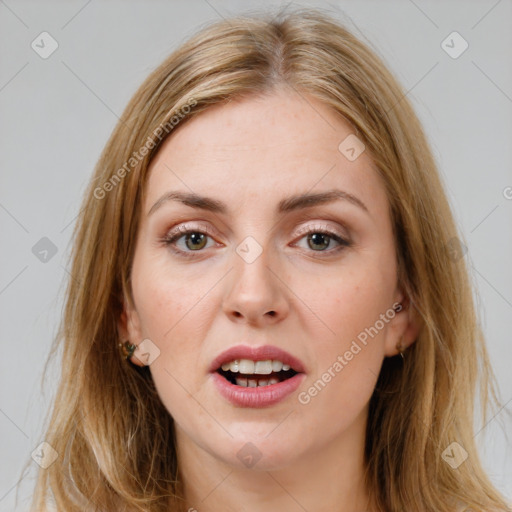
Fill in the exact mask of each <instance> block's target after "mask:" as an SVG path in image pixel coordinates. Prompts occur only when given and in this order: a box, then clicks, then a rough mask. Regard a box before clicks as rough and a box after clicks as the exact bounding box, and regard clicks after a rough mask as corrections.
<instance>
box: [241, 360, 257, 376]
mask: <svg viewBox="0 0 512 512" xmlns="http://www.w3.org/2000/svg"><path fill="white" fill-rule="evenodd" d="M238 371H239V372H240V373H247V374H251V373H254V361H251V360H250V359H240V364H239V365H238Z"/></svg>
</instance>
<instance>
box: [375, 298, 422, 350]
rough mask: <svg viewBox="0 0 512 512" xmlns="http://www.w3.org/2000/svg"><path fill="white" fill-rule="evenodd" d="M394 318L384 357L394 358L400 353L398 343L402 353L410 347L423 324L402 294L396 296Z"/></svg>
mask: <svg viewBox="0 0 512 512" xmlns="http://www.w3.org/2000/svg"><path fill="white" fill-rule="evenodd" d="M395 304H396V305H398V304H400V305H401V308H400V307H399V306H397V310H398V311H395V316H394V317H393V318H392V320H390V322H389V325H388V331H387V333H386V340H385V347H384V349H385V355H386V357H392V356H396V355H398V354H399V353H400V351H399V350H398V349H397V345H398V344H399V343H400V344H401V347H402V351H403V350H405V349H407V348H408V347H409V346H411V345H412V344H413V343H414V342H415V341H416V339H417V338H418V336H419V334H420V332H421V327H422V325H423V322H422V320H421V317H420V315H419V313H418V311H417V309H416V308H415V307H414V303H413V302H412V301H411V300H410V299H409V298H408V297H406V296H405V295H404V294H403V293H399V294H398V295H397V300H396V301H395Z"/></svg>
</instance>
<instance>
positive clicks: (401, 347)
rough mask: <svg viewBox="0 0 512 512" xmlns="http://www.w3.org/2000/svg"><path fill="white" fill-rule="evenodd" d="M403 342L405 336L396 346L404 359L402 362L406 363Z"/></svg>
mask: <svg viewBox="0 0 512 512" xmlns="http://www.w3.org/2000/svg"><path fill="white" fill-rule="evenodd" d="M402 340H403V336H402V337H401V338H400V341H399V342H398V343H397V344H396V349H397V350H398V352H399V353H400V357H401V358H402V360H403V361H405V356H404V352H405V347H404V346H403V345H402Z"/></svg>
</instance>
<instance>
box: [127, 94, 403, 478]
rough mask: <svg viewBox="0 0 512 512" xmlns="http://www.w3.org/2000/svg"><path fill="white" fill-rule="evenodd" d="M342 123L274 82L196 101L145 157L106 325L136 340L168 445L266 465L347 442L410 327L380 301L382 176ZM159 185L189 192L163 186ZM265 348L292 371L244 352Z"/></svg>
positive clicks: (390, 251) (383, 293) (388, 267)
mask: <svg viewBox="0 0 512 512" xmlns="http://www.w3.org/2000/svg"><path fill="white" fill-rule="evenodd" d="M353 133H354V132H353V130H352V129H351V128H350V127H349V125H348V124H346V123H345V122H343V121H342V120H341V119H340V118H339V117H338V116H337V115H336V114H334V113H333V112H331V111H330V110H329V109H328V108H327V107H326V106H324V105H323V104H322V103H321V102H319V101H318V100H316V99H314V98H312V97H308V96H299V95H297V94H295V93H289V92H284V91H281V92H278V93H273V94H272V95H270V96H266V97H264V98H263V97H260V98H256V97H251V98H248V99H247V98H246V99H243V100H238V101H231V102H230V103H229V104H227V105H225V106H216V107H213V108H210V109H209V110H207V111H205V112H204V113H202V114H200V115H199V116H197V117H196V118H194V119H192V120H190V122H189V123H187V124H185V125H183V126H182V127H179V129H178V130H177V131H176V133H174V134H172V136H171V137H170V138H168V139H167V140H166V142H165V143H164V145H163V146H162V148H161V149H160V150H159V152H158V154H157V155H156V157H155V158H154V159H153V161H152V163H151V167H150V175H149V182H148V188H147V195H146V200H145V204H144V205H143V212H142V218H141V224H140V228H139V229H140V230H139V234H138V238H137V244H136V250H135V258H134V263H133V269H132V290H133V298H134V308H133V309H132V308H130V307H127V309H126V310H125V314H123V317H122V322H121V324H120V325H121V326H122V327H121V328H122V329H124V333H125V334H126V335H127V337H128V339H130V341H131V342H133V343H135V344H138V343H140V342H141V341H142V340H143V339H147V340H150V341H146V342H145V343H144V344H143V345H142V346H143V347H145V348H144V350H143V351H142V352H145V353H149V354H150V355H149V356H147V355H146V356H144V355H141V353H140V352H139V353H136V354H138V355H139V356H140V359H141V360H145V362H146V363H147V364H149V365H150V370H151V374H152V377H153V379H154V382H155V385H156V388H157V390H158V393H159V396H160V398H161V400H162V402H163V404H164V406H165V407H166V409H167V410H168V411H169V414H171V415H172V417H173V418H174V420H175V424H176V429H177V436H178V447H179V449H180V447H186V446H188V447H189V448H190V451H189V453H192V451H194V452H195V453H199V452H202V453H203V454H205V453H206V454H208V455H207V456H209V457H213V458H215V459H216V460H220V461H224V462H225V463H227V464H229V465H231V466H235V467H240V468H243V467H244V466H245V467H250V465H251V464H254V460H256V459H259V460H258V461H257V464H258V468H261V469H267V470H268V469H277V468H280V467H286V466H288V465H292V464H294V462H296V461H298V460H299V459H301V458H302V457H306V456H309V455H312V454H314V453H318V452H321V451H322V450H327V449H330V448H331V447H333V446H334V444H337V443H342V444H345V445H346V446H358V447H359V446H360V442H361V441H362V439H363V436H364V425H365V421H366V413H367V405H368V401H369V399H370V397H371V395H372V392H373V390H374V386H375V384H376V380H377V376H378V374H379V370H380V367H381V364H382V362H383V358H384V357H386V356H392V355H395V354H396V353H397V351H396V348H395V346H396V344H397V342H398V341H399V339H400V337H401V335H402V334H405V338H404V340H405V341H406V342H407V341H408V340H409V338H411V337H412V335H411V333H410V330H408V328H407V324H406V321H405V316H404V312H402V313H396V314H395V312H394V311H393V304H394V303H396V302H399V301H400V300H402V299H403V296H402V294H401V293H400V290H399V289H397V281H396V275H397V274H396V271H397V268H396V263H395V248H394V241H393V236H392V227H391V222H390V213H389V206H388V201H387V198H386V194H385V190H384V186H383V183H382V182H381V180H380V178H379V176H378V174H377V172H376V170H375V168H374V166H373V164H372V161H371V159H370V156H369V154H368V152H366V151H364V150H363V151H362V152H361V150H362V147H361V146H359V145H358V144H361V142H360V141H359V142H358V141H357V139H354V138H353V136H352V138H349V139H347V140H346V138H347V137H348V136H350V134H353ZM344 141H345V142H344ZM351 148H352V149H351ZM359 153H360V154H359ZM333 190H336V191H340V192H342V193H341V194H339V195H338V196H337V197H336V198H334V199H331V200H330V201H323V202H322V201H315V200H314V197H315V196H316V195H317V194H324V193H326V192H329V191H333ZM171 192H172V193H180V194H183V195H192V194H194V195H197V196H198V197H201V198H203V199H201V201H199V200H196V201H195V203H194V201H188V204H185V203H184V202H182V201H180V200H177V199H171V198H168V199H167V200H165V199H162V198H164V197H166V196H167V195H168V194H170V193H171ZM305 194H307V195H313V199H311V200H310V201H309V202H308V201H305V200H304V201H296V200H295V199H293V198H297V197H300V196H302V195H305ZM205 198H208V199H207V200H206V199H205ZM186 230H190V231H191V232H192V233H190V234H188V235H187V234H186ZM323 232H326V233H329V234H328V235H326V234H322V233H323ZM308 233H309V234H308ZM175 235H176V236H175ZM172 238H175V240H174V242H169V240H170V239H172ZM166 240H167V241H166ZM240 345H241V346H242V352H233V353H231V354H228V355H226V357H224V358H221V359H218V356H219V355H220V354H222V353H223V352H224V351H226V350H228V349H230V348H232V347H237V346H240ZM264 345H265V346H271V347H274V348H275V349H277V350H278V349H281V350H282V351H285V352H286V353H287V354H288V355H289V356H291V359H290V360H289V363H292V364H291V365H290V366H291V370H293V369H295V370H297V371H298V370H300V372H298V373H297V375H296V376H295V377H292V378H289V377H290V375H293V372H291V371H287V372H286V373H285V370H286V366H285V370H281V371H277V370H278V369H279V368H280V364H279V362H278V363H275V365H274V366H272V365H273V363H261V362H260V364H259V365H253V364H252V363H251V361H253V362H254V360H260V361H261V360H267V361H272V360H274V361H276V360H277V361H281V363H286V361H283V359H286V360H288V359H287V357H288V356H287V355H283V354H282V353H280V352H278V351H274V352H273V351H272V349H271V350H270V351H267V352H266V351H263V352H261V353H252V352H250V349H253V348H258V347H262V346H264ZM244 350H246V351H244ZM244 356H245V357H244ZM293 358H295V359H293ZM234 360H239V361H240V360H245V361H243V362H240V363H239V364H238V370H239V371H238V373H236V372H235V371H233V372H231V370H236V363H234V362H233V364H231V365H230V364H229V363H230V361H234ZM134 361H138V360H137V359H136V358H134ZM214 361H217V363H215V364H214ZM139 362H140V361H139ZM222 362H224V363H226V365H225V368H229V372H227V373H226V375H227V376H228V377H229V378H230V379H231V380H232V381H233V382H234V384H232V383H230V382H229V381H228V380H227V379H226V378H225V377H224V376H221V375H220V373H219V372H217V371H215V370H216V369H218V368H219V367H220V363H222ZM212 365H213V366H212ZM269 365H270V366H269ZM253 366H254V369H253ZM271 368H272V373H271V374H270V375H269V374H268V373H261V374H259V373H257V374H252V375H251V372H253V371H255V370H256V371H262V372H268V371H269V369H271ZM285 377H287V378H285ZM236 378H238V379H239V380H238V383H239V384H236V382H237V381H236V380H235V379H236ZM262 380H263V381H265V380H266V381H267V382H266V384H267V385H266V386H259V383H260V381H262ZM268 381H270V383H269V382H268ZM276 381H279V383H278V384H276V383H275V382H276ZM281 381H282V382H281ZM245 383H247V384H246V385H247V387H245V386H244V385H243V384H245ZM255 384H256V385H258V386H257V387H253V386H254V385H255ZM263 384H265V382H263ZM247 443H251V444H247ZM251 457H252V458H251ZM250 460H252V461H253V462H249V461H250Z"/></svg>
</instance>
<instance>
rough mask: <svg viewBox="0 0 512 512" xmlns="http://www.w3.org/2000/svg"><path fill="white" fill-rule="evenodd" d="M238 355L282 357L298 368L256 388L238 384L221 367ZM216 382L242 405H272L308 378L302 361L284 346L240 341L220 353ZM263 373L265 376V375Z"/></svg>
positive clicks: (258, 358)
mask: <svg viewBox="0 0 512 512" xmlns="http://www.w3.org/2000/svg"><path fill="white" fill-rule="evenodd" d="M235 359H251V360H252V361H266V360H268V359H271V360H278V361H281V362H282V363H284V364H288V365H290V367H291V368H292V369H293V370H295V371H296V372H297V374H296V375H294V376H293V377H291V378H289V379H286V380H285V381H283V382H279V383H278V384H270V385H268V386H261V387H255V388H249V387H245V388H244V387H242V386H237V385H235V384H231V382H229V381H228V380H226V379H225V378H224V377H223V376H222V375H221V374H220V373H218V372H217V370H218V369H219V368H220V367H221V366H222V365H223V364H224V363H229V362H231V361H233V360H235ZM210 373H211V375H212V379H213V382H214V384H215V386H216V387H217V389H218V391H219V392H220V394H221V395H222V396H223V397H224V398H225V399H226V400H228V401H229V402H231V403H232V404H233V405H236V406H238V407H268V406H270V405H273V404H276V403H278V402H280V401H281V400H284V399H285V398H286V397H287V396H289V395H290V394H291V393H293V392H294V391H295V390H296V389H297V388H298V387H299V385H300V384H301V382H303V380H304V379H305V378H306V374H305V370H304V365H303V364H302V361H300V360H299V359H297V358H296V357H294V356H292V355H291V354H289V353H288V352H285V351H284V350H282V349H280V348H278V347H274V346H272V345H264V346H261V347H249V346H247V345H237V346H235V347H231V348H229V349H228V350H225V351H224V352H222V353H221V354H219V355H218V356H217V357H216V358H215V359H214V360H213V361H212V364H211V365H210ZM260 377H263V378H264V375H261V376H260Z"/></svg>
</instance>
